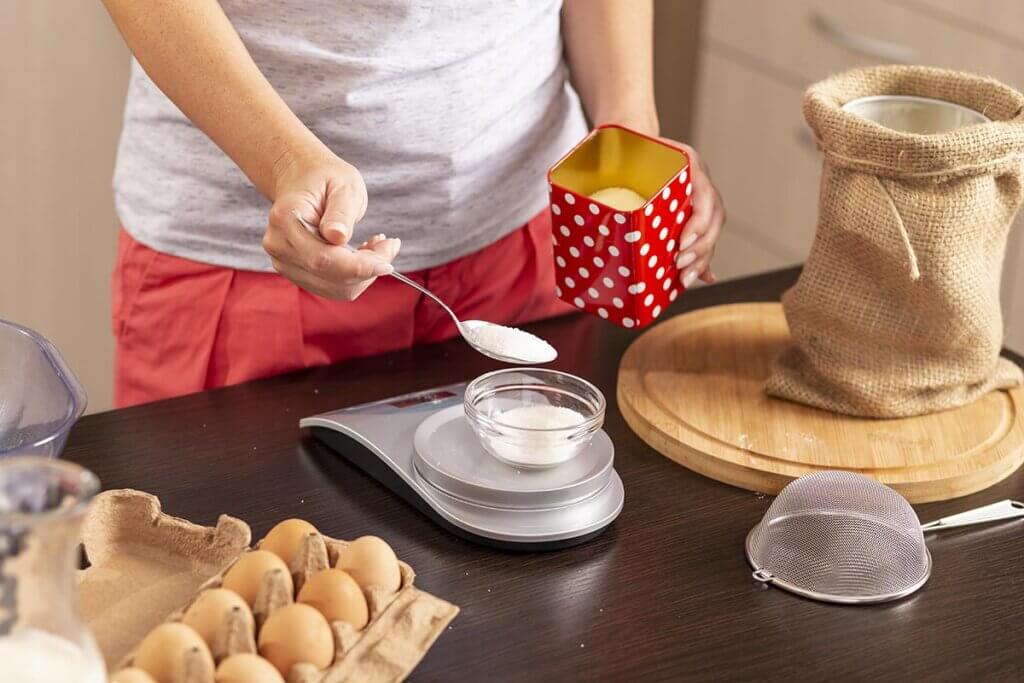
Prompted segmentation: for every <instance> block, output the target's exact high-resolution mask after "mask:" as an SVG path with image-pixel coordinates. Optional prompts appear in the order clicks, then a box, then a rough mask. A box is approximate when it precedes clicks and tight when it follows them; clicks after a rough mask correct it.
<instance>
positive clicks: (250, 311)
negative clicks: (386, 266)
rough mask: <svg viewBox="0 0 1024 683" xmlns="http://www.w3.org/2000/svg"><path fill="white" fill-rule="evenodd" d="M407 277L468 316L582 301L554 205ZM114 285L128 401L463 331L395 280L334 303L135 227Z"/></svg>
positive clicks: (506, 320) (118, 398) (120, 383)
mask: <svg viewBox="0 0 1024 683" xmlns="http://www.w3.org/2000/svg"><path fill="white" fill-rule="evenodd" d="M407 274H408V275H409V276H410V277H412V278H413V279H415V280H417V281H418V282H420V283H422V284H424V285H426V287H428V288H429V289H430V290H432V291H433V292H435V293H436V294H438V296H440V297H441V298H442V299H443V300H445V301H447V302H448V304H449V305H450V306H451V307H452V308H453V309H454V310H455V312H456V313H457V314H459V316H460V317H462V318H464V319H479V320H489V321H492V322H496V323H503V324H516V323H525V322H528V321H531V320H539V319H541V318H547V317H552V316H555V315H559V314H562V313H568V312H570V311H573V310H575V309H573V308H572V307H570V306H568V305H567V304H564V303H562V302H561V301H559V300H557V299H556V298H555V295H554V289H555V282H554V264H553V262H552V255H551V216H550V214H549V213H548V212H547V211H544V212H543V213H541V214H540V215H538V216H537V217H535V218H534V219H533V220H531V221H530V222H529V223H527V224H526V225H525V226H523V227H522V228H521V229H519V230H517V231H516V232H513V233H511V234H510V235H508V236H507V237H505V238H503V239H501V240H499V241H498V242H496V243H495V244H492V245H491V246H489V247H486V248H484V249H482V250H480V251H478V252H476V253H473V254H470V255H468V256H464V257H462V258H460V259H457V260H455V261H453V262H451V263H447V264H444V265H441V266H437V267H435V268H429V269H426V270H423V271H419V272H415V273H407ZM112 289H113V296H112V309H113V310H112V317H113V326H114V337H115V339H116V342H117V357H116V367H115V394H114V400H115V402H116V404H117V405H118V406H119V407H120V406H128V405H133V404H136V403H144V402H147V401H154V400H157V399H161V398H168V397H171V396H178V395H181V394H187V393H192V392H196V391H201V390H203V389H209V388H213V387H219V386H223V385H227V384H235V383H238V382H244V381H247V380H251V379H256V378H259V377H267V376H269V375H275V374H279V373H282V372H288V371H291V370H297V369H300V368H307V367H311V366H316V365H326V364H329V363H337V362H339V361H343V360H347V359H350V358H358V357H360V356H369V355H372V354H377V353H382V352H385V351H392V350H395V349H402V348H406V347H409V346H412V345H414V344H426V343H430V342H437V341H441V340H444V339H448V338H451V337H454V336H455V335H456V330H455V326H454V324H453V323H452V321H451V319H450V318H449V317H448V315H447V314H446V313H445V312H444V311H443V310H442V309H441V308H440V307H439V306H437V305H436V304H435V303H434V302H432V301H430V300H427V299H425V298H424V297H423V296H422V295H420V294H419V293H418V292H416V291H415V290H414V289H412V288H411V287H409V286H407V285H404V284H402V283H401V282H398V281H397V280H395V279H393V278H389V277H382V278H380V279H378V280H377V281H376V282H375V283H374V284H373V285H372V286H370V288H369V289H367V290H366V291H365V292H364V293H363V294H362V295H361V296H360V297H359V298H358V299H357V300H356V301H354V302H340V301H331V300H328V299H323V298H321V297H318V296H316V295H314V294H310V293H309V292H306V291H305V290H303V289H301V288H300V287H298V286H297V285H294V284H292V283H291V282H290V281H288V280H286V279H285V278H283V277H281V276H280V275H278V274H276V273H259V272H252V271H244V270H234V269H231V268H222V267H218V266H211V265H207V264H203V263H197V262H195V261H190V260H187V259H182V258H178V257H176V256H171V255H169V254H164V253H161V252H157V251H154V250H152V249H150V248H148V247H146V246H144V245H142V244H140V243H138V242H136V241H135V240H133V239H132V238H131V237H130V236H129V235H128V233H126V232H124V231H122V232H121V236H120V242H119V245H118V255H117V263H116V266H115V268H114V275H113V282H112Z"/></svg>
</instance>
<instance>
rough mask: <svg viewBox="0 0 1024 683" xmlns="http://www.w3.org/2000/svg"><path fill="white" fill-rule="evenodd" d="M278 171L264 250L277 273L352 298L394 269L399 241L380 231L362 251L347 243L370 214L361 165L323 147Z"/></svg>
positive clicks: (330, 295)
mask: <svg viewBox="0 0 1024 683" xmlns="http://www.w3.org/2000/svg"><path fill="white" fill-rule="evenodd" d="M275 175H276V176H277V180H276V182H275V183H274V205H273V206H272V207H271V208H270V217H269V220H268V222H267V231H266V233H265V234H264V236H263V248H264V249H265V250H266V252H267V253H268V254H270V262H271V263H272V264H273V265H274V269H275V270H277V272H279V273H280V274H281V275H283V276H285V277H286V278H288V279H289V280H291V281H292V282H294V283H295V284H297V285H299V286H300V287H302V288H303V289H305V290H307V291H310V292H312V293H313V294H318V295H320V296H323V297H326V298H329V299H339V300H344V301H352V300H354V299H355V298H356V297H358V296H359V295H360V294H362V293H363V291H364V290H365V289H366V288H367V287H369V286H370V285H371V284H373V281H374V280H375V279H376V278H377V277H378V276H380V275H387V274H388V273H391V272H392V271H393V270H394V269H393V268H392V266H391V261H392V260H394V258H395V256H396V255H397V254H398V250H399V248H400V247H401V242H400V241H399V240H397V239H387V238H385V237H384V235H375V236H374V237H372V238H370V239H369V240H367V241H366V242H364V243H363V244H362V245H361V246H360V247H359V250H358V251H357V252H352V251H349V249H348V247H347V246H345V245H347V244H348V241H349V240H350V239H351V238H352V231H353V228H354V227H355V225H356V223H358V222H359V220H360V219H361V218H362V217H363V214H364V213H365V212H366V203H367V200H366V185H365V184H364V183H363V176H362V175H361V174H360V173H359V171H358V170H357V169H356V167H355V166H352V165H351V164H348V163H346V162H344V161H342V160H341V159H339V158H338V157H336V156H334V155H333V154H331V153H329V152H325V151H322V152H318V153H316V154H314V155H312V156H311V157H305V158H303V157H300V158H297V159H294V160H288V161H285V162H282V169H281V170H280V171H279V172H278V173H276V174H275ZM296 213H298V214H299V215H301V216H302V217H303V218H305V219H306V221H308V222H309V223H310V224H312V225H318V226H320V236H321V237H322V238H323V239H322V240H321V239H318V238H317V237H316V236H315V235H311V234H310V233H309V232H308V231H307V230H306V229H305V228H304V227H303V226H302V224H301V223H299V221H298V220H297V219H296V218H295V214H296Z"/></svg>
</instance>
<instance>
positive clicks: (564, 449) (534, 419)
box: [490, 405, 585, 467]
mask: <svg viewBox="0 0 1024 683" xmlns="http://www.w3.org/2000/svg"><path fill="white" fill-rule="evenodd" d="M495 420H497V421H498V422H500V423H501V424H502V425H508V426H509V427H516V428H519V429H523V430H533V429H536V430H544V429H552V430H553V429H571V428H573V427H579V426H581V425H582V424H583V423H584V421H585V419H584V417H583V415H581V414H580V413H578V412H576V411H575V410H573V409H571V408H564V407H562V406H551V405H529V406H520V407H518V408H512V409H511V410H506V411H505V412H503V413H501V414H499V415H497V416H495ZM499 429H500V427H499ZM568 436H569V434H567V433H566V432H544V431H536V432H533V431H521V432H519V431H517V432H515V434H514V435H510V436H509V439H508V440H507V441H505V440H502V439H498V438H491V440H490V445H491V448H492V449H494V450H495V451H496V452H497V454H498V456H499V458H500V459H504V460H507V461H511V462H513V463H516V464H519V465H521V466H523V467H550V466H552V465H557V464H559V463H562V462H565V461H566V460H569V459H570V458H572V457H573V456H575V455H576V454H577V453H578V452H579V450H580V447H581V444H580V443H578V442H574V441H570V440H569V439H568Z"/></svg>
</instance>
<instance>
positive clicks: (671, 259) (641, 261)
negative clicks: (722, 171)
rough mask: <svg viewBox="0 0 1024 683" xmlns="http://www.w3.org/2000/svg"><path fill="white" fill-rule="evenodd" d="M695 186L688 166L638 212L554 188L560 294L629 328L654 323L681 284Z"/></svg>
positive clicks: (555, 252)
mask: <svg viewBox="0 0 1024 683" xmlns="http://www.w3.org/2000/svg"><path fill="white" fill-rule="evenodd" d="M675 181H678V184H677V182H675ZM692 192H693V188H692V184H691V183H690V178H689V173H688V169H687V168H684V169H683V170H682V171H680V172H679V175H678V176H677V177H675V178H672V179H671V180H670V182H668V183H667V184H665V185H663V186H662V187H661V189H660V190H659V191H658V192H657V193H656V194H655V195H654V196H653V197H652V198H651V199H649V200H647V202H645V203H644V205H643V206H642V207H641V208H638V209H637V210H635V211H615V210H613V209H611V208H609V207H607V206H605V205H603V204H600V203H598V202H597V201H591V200H590V198H589V197H587V196H585V195H580V194H577V193H575V192H573V191H570V190H569V189H568V188H565V187H559V186H557V185H555V186H554V187H552V188H551V189H550V202H551V214H550V215H551V217H552V220H554V221H555V224H554V226H553V228H554V229H553V230H552V234H551V244H552V250H553V255H554V265H555V271H556V275H557V278H556V279H557V282H558V284H557V285H556V286H555V295H556V296H557V297H558V298H560V299H562V300H563V301H566V302H568V303H570V304H572V305H574V306H576V307H577V308H579V309H582V310H584V311H587V312H588V313H591V314H593V315H596V316H599V317H600V318H602V319H604V320H608V321H609V322H611V323H614V324H617V325H621V326H622V327H625V328H637V327H639V328H642V327H644V326H646V325H648V324H650V323H651V322H652V321H653V320H655V319H656V318H657V317H658V316H660V315H661V314H662V312H663V311H665V310H666V309H667V308H668V306H669V304H670V303H672V302H673V301H675V300H676V299H677V298H678V296H679V293H680V291H681V287H680V286H679V282H678V281H679V277H680V272H679V269H678V268H677V267H676V265H675V256H676V250H677V248H678V244H679V239H680V234H681V233H682V231H683V229H684V227H685V224H686V221H687V219H688V218H689V217H690V213H691V207H692V202H691V199H690V196H691V194H692ZM666 254H667V256H666Z"/></svg>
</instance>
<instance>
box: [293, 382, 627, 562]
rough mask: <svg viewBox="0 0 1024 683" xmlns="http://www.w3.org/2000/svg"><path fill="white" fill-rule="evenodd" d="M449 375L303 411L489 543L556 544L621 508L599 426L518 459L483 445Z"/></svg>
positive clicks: (365, 461)
mask: <svg viewBox="0 0 1024 683" xmlns="http://www.w3.org/2000/svg"><path fill="white" fill-rule="evenodd" d="M465 388H466V385H465V384H451V385H448V386H444V387H438V388H436V389H430V390H427V391H421V392H417V393H412V394H406V395H403V396H397V397H395V398H387V399H384V400H381V401H375V402H373V403H365V404H363V405H358V406H353V407H351V408H343V409H341V410H335V411H333V412H329V413H323V414H321V415H315V416H313V417H307V418H303V419H302V420H301V421H300V422H299V426H300V427H303V428H309V429H310V430H311V431H312V434H313V436H315V437H316V438H317V439H319V440H320V441H322V442H324V443H325V444H327V445H328V446H329V447H330V448H331V449H333V450H334V451H336V452H338V453H340V454H341V455H342V456H344V457H345V458H346V459H347V460H349V461H350V462H352V463H353V464H354V465H356V466H357V467H359V468H360V469H362V470H364V471H365V472H367V473H368V474H369V475H370V476H372V477H374V478H375V479H377V480H378V481H380V482H381V483H382V484H384V485H385V486H387V487H388V488H389V489H391V490H392V491H394V492H395V493H397V494H398V495H399V496H401V497H402V498H403V499H405V500H406V501H407V502H408V503H410V504H412V505H413V506H414V507H416V508H417V509H418V510H420V511H421V512H423V513H424V514H425V515H427V516H428V517H430V518H431V519H433V520H434V521H435V522H437V523H438V524H440V525H441V526H442V527H444V528H445V529H447V530H448V531H450V532H452V533H454V534H456V535H457V536H460V537H462V538H466V539H468V540H472V541H475V542H477V543H483V544H485V545H489V546H492V547H497V548H504V549H515V550H554V549H558V548H567V547H569V546H573V545H577V544H579V543H583V542H585V541H588V540H590V539H591V538H594V537H595V536H597V535H598V534H600V533H601V532H602V531H604V530H605V529H606V528H608V526H609V525H610V524H611V523H612V522H613V521H614V520H615V518H616V517H618V515H619V512H620V511H621V510H622V502H623V489H622V480H620V479H619V475H618V474H617V473H616V472H615V469H614V467H613V463H614V459H615V449H614V447H613V446H612V441H611V439H610V438H609V437H608V435H607V434H606V433H605V432H604V430H599V431H598V432H597V433H596V434H594V438H593V441H592V442H591V443H590V446H588V447H587V449H586V450H584V451H583V452H582V453H580V454H579V455H577V456H576V457H575V458H573V459H572V460H570V461H568V462H566V463H563V464H561V465H558V466H556V467H553V468H550V469H545V470H525V469H517V468H515V467H512V466H510V465H506V464H504V463H501V462H499V461H498V460H497V459H495V458H494V457H492V456H491V455H489V454H488V453H487V452H486V451H484V449H483V447H482V446H481V445H480V441H479V440H478V439H477V437H476V434H475V433H474V432H473V429H472V428H471V427H470V425H469V422H468V421H467V419H466V415H465V412H464V410H463V404H462V400H463V394H464V391H465Z"/></svg>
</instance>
